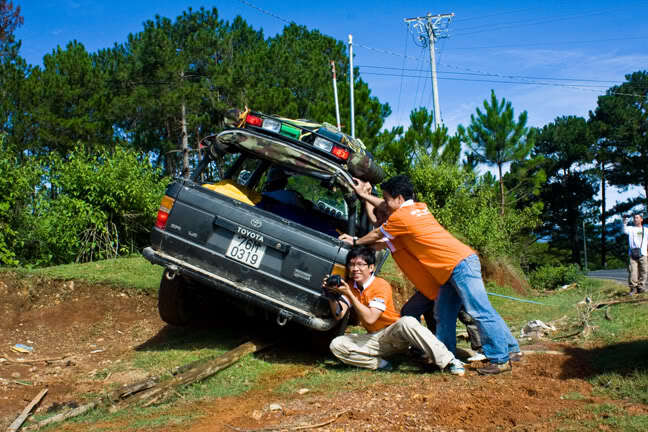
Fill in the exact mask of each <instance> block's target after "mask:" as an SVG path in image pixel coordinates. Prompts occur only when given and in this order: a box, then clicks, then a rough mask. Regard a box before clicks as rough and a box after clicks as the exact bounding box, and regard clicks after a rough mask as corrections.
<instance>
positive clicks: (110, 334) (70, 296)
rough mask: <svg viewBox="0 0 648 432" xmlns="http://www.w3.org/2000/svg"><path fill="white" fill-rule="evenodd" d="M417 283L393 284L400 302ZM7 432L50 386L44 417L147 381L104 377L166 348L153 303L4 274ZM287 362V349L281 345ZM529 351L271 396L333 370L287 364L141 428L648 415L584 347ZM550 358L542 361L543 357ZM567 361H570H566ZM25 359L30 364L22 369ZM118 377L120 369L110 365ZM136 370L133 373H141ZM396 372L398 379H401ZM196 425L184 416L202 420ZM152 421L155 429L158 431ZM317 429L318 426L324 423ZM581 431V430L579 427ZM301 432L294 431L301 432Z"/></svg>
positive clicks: (337, 426) (521, 426) (543, 421)
mask: <svg viewBox="0 0 648 432" xmlns="http://www.w3.org/2000/svg"><path fill="white" fill-rule="evenodd" d="M410 289H411V287H410V286H407V285H405V286H402V287H401V286H397V287H396V289H395V296H396V298H397V302H398V303H399V304H401V303H402V301H403V300H406V299H407V298H409V294H410V293H409V290H410ZM0 295H1V296H2V298H3V302H2V305H1V306H0V313H2V314H3V315H2V316H3V317H5V319H3V320H0V341H1V342H2V344H1V346H2V348H1V349H0V357H3V358H5V359H8V360H6V361H2V362H1V363H0V378H1V379H0V428H4V427H6V426H7V425H8V424H9V423H10V422H11V421H12V420H13V419H14V418H15V417H16V416H17V415H18V413H19V412H20V411H21V410H22V409H23V408H24V407H25V406H26V405H27V403H28V402H29V401H30V400H31V399H32V398H33V397H34V396H35V395H36V394H37V393H38V392H39V391H40V390H41V389H42V388H44V387H47V388H48V389H49V392H48V394H47V396H46V398H47V401H46V402H44V403H43V406H41V407H40V408H39V410H40V411H41V412H42V411H44V410H46V409H47V408H48V407H50V406H52V405H55V404H62V403H65V402H68V401H73V400H75V401H80V400H83V397H84V395H88V394H90V393H94V394H97V393H101V392H104V391H106V389H107V388H109V387H110V386H111V385H116V384H124V383H129V382H134V381H138V380H141V379H142V378H144V376H142V374H141V371H139V372H137V373H136V372H133V371H128V370H124V371H122V370H119V369H118V368H117V369H115V370H114V374H113V376H104V375H103V374H102V371H103V370H105V368H106V367H108V366H109V365H111V364H113V365H114V364H115V363H118V362H121V361H125V360H128V358H129V356H130V355H132V353H133V348H134V347H136V346H140V345H142V344H149V345H151V344H153V345H157V344H159V345H164V344H165V343H166V341H165V338H164V335H165V334H166V333H167V332H165V328H166V327H165V325H164V324H163V323H162V322H161V321H160V319H159V317H158V315H157V308H156V299H155V298H153V297H149V296H145V295H134V294H129V293H128V292H125V291H122V290H119V289H116V288H115V287H107V286H102V285H90V284H85V283H79V282H62V281H49V280H44V279H36V278H28V279H20V278H17V277H15V276H13V275H11V274H3V275H2V276H0ZM17 343H22V344H25V345H29V346H31V347H33V349H34V351H33V352H32V353H31V354H18V353H14V352H11V351H10V348H11V347H12V346H14V345H15V344H17ZM273 349H275V350H278V351H281V353H282V358H284V359H290V358H292V357H291V353H290V352H289V350H290V345H286V346H277V347H275V348H273ZM523 349H525V350H528V351H533V353H528V354H527V355H526V356H525V359H524V361H523V362H522V363H520V364H516V365H515V367H514V369H513V372H512V373H510V374H503V375H500V376H494V377H481V376H478V375H477V373H476V371H475V370H474V369H475V368H476V367H478V366H479V364H473V365H470V366H469V367H468V371H467V373H466V376H465V377H453V376H451V375H447V374H441V373H438V372H435V373H425V372H421V373H420V374H417V373H406V374H399V375H397V377H396V378H397V379H395V380H394V379H390V380H389V382H390V383H391V384H386V383H384V382H383V383H380V382H379V383H374V382H372V383H359V384H358V386H357V387H353V386H352V387H353V388H355V390H350V391H347V392H343V393H334V394H331V393H325V392H323V391H319V390H318V389H316V388H315V389H312V390H311V391H308V392H303V393H300V392H295V393H293V394H286V393H278V392H276V391H275V390H276V389H277V388H279V386H280V385H281V384H282V383H284V382H285V381H286V380H289V379H293V378H298V377H302V376H304V375H307V374H309V373H324V374H326V373H329V371H328V370H327V369H326V368H322V367H321V363H320V360H321V359H317V360H314V362H313V363H309V362H294V363H293V362H291V361H289V360H286V361H282V362H280V363H278V364H277V365H276V366H275V367H273V368H272V371H271V372H270V373H268V374H267V375H266V376H264V377H263V378H262V379H261V380H260V382H259V383H257V384H256V385H255V387H254V389H253V390H251V391H249V392H247V393H245V394H243V395H240V396H236V397H224V398H218V399H215V400H198V401H196V400H193V401H192V400H178V401H176V402H175V403H173V404H169V405H166V406H164V415H165V416H168V417H169V418H177V419H179V420H178V422H179V423H178V424H172V423H168V424H165V425H164V426H163V427H158V428H157V429H156V427H154V426H151V427H150V429H145V428H140V429H138V430H176V431H187V430H189V431H195V432H203V431H231V430H264V429H268V428H277V429H290V428H300V427H301V428H302V429H313V428H315V426H317V427H318V429H317V430H322V431H341V430H344V431H375V430H403V431H426V430H427V431H449V430H463V431H484V430H487V431H489V430H493V431H495V430H524V431H553V430H556V429H561V428H565V427H567V428H568V429H570V430H583V429H585V426H584V425H585V424H586V423H585V422H586V421H587V420H590V419H592V418H593V416H594V414H593V413H592V411H591V410H589V409H588V408H587V405H589V404H592V403H603V402H605V403H609V404H615V405H618V406H620V407H621V408H623V409H624V410H627V411H628V412H633V413H636V414H643V415H645V414H648V407H647V406H646V405H641V404H633V403H630V402H627V401H610V400H603V399H601V398H600V397H597V396H594V395H593V394H592V389H591V387H590V385H589V383H588V382H587V379H588V378H589V377H590V376H592V374H593V371H592V370H591V369H590V366H589V358H588V356H592V355H593V354H592V352H591V351H590V350H587V349H573V347H570V346H568V345H562V344H551V345H548V344H543V345H536V346H526V347H523ZM548 350H550V351H552V352H553V354H551V355H550V354H542V353H539V351H548ZM561 353H562V354H561ZM20 358H22V359H24V360H26V361H21V360H20ZM113 369H114V368H113ZM134 373H135V375H133V374H134ZM395 373H398V372H395ZM196 416H197V420H193V421H194V423H193V424H187V423H184V420H182V419H189V418H196ZM131 422H132V419H131V418H129V416H122V417H119V418H117V419H114V420H112V421H111V422H110V423H103V422H101V423H98V424H95V425H93V428H95V429H97V430H124V429H128V428H130V427H131ZM154 423H155V422H153V423H152V424H154ZM318 425H319V426H318ZM579 428H580V429H579ZM60 429H62V430H66V431H83V430H87V429H88V424H83V423H71V422H70V423H67V424H65V425H62V426H61V427H60ZM293 430H297V429H293Z"/></svg>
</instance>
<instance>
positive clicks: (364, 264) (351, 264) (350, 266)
mask: <svg viewBox="0 0 648 432" xmlns="http://www.w3.org/2000/svg"><path fill="white" fill-rule="evenodd" d="M364 267H369V264H367V263H349V269H350V270H353V269H354V268H357V269H361V268H364Z"/></svg>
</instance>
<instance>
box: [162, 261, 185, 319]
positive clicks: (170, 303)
mask: <svg viewBox="0 0 648 432" xmlns="http://www.w3.org/2000/svg"><path fill="white" fill-rule="evenodd" d="M190 304H191V301H190V296H189V290H188V289H187V284H186V280H185V279H184V278H183V277H182V276H179V275H173V273H172V272H169V270H164V273H163V274H162V280H161V281H160V290H159V292H158V312H159V313H160V318H162V321H164V322H165V323H167V324H171V325H174V326H180V327H181V326H185V325H187V324H188V323H189V321H191V311H190Z"/></svg>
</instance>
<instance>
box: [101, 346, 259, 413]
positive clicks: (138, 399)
mask: <svg viewBox="0 0 648 432" xmlns="http://www.w3.org/2000/svg"><path fill="white" fill-rule="evenodd" d="M269 345H270V344H269V343H257V342H246V343H244V344H242V345H239V346H238V347H236V348H234V349H233V350H230V351H228V352H226V353H224V354H222V355H220V356H218V357H215V358H210V359H209V360H207V361H200V362H194V363H193V367H192V368H191V369H189V370H186V368H184V367H183V370H185V372H183V373H181V374H178V375H176V376H175V377H173V378H171V379H170V380H168V381H165V382H162V383H160V384H157V385H155V386H153V387H151V388H149V389H147V390H144V391H142V392H140V393H138V394H136V395H134V396H133V397H130V398H129V399H128V400H125V401H123V402H120V403H118V404H116V405H113V406H112V407H111V408H110V411H111V412H115V411H118V410H120V409H122V408H123V407H125V406H132V405H136V404H142V405H143V406H145V407H146V406H151V405H155V404H159V403H162V402H164V401H165V400H167V399H168V398H170V397H171V396H173V395H174V394H176V388H178V387H182V386H185V385H187V384H192V383H195V382H199V381H202V380H204V379H205V378H209V377H210V376H212V375H214V374H216V373H217V372H219V371H221V370H223V369H225V368H227V367H229V366H231V365H232V364H234V363H236V362H237V361H239V360H240V359H241V358H242V357H244V356H246V355H247V354H252V353H254V352H256V351H259V350H261V349H263V348H266V347H267V346H269Z"/></svg>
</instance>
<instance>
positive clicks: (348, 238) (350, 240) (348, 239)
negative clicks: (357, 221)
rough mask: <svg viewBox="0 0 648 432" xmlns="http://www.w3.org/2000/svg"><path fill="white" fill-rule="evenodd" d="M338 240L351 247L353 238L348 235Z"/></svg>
mask: <svg viewBox="0 0 648 432" xmlns="http://www.w3.org/2000/svg"><path fill="white" fill-rule="evenodd" d="M338 240H342V241H343V242H344V243H346V244H349V245H351V246H353V236H350V235H349V234H342V235H340V237H338Z"/></svg>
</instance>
